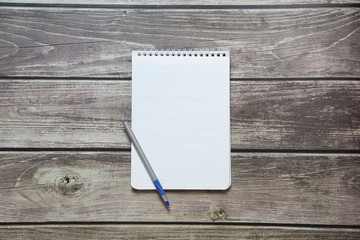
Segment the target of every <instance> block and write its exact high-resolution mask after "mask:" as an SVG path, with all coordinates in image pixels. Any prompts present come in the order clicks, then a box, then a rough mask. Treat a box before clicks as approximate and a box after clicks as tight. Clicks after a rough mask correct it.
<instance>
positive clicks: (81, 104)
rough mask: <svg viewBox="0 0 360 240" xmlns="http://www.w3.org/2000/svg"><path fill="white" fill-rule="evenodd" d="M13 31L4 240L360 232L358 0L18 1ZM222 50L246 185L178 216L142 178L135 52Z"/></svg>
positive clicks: (3, 21)
mask: <svg viewBox="0 0 360 240" xmlns="http://www.w3.org/2000/svg"><path fill="white" fill-rule="evenodd" d="M239 4H240V5H239ZM0 32H1V33H0V150H1V151H0V222H1V224H0V239H67V240H69V239H155V238H159V239H179V238H184V239H294V238H298V239H359V238H360V107H359V106H360V91H359V90H360V82H359V80H360V44H359V43H360V4H359V2H358V1H355V0H354V1H351V0H349V1H347V0H333V1H325V0H300V1H295V0H271V1H266V2H265V1H260V0H247V1H243V2H238V1H235V0H223V1H213V0H210V1H207V2H206V3H204V1H200V0H190V1H186V2H185V1H174V0H171V1H167V2H164V1H158V0H151V1H145V0H135V1H129V0H124V1H115V0H109V1H107V2H106V3H103V1H100V0H88V1H85V0H72V1H70V0H49V1H42V0H32V1H25V0H23V1H22V0H7V1H6V3H4V2H3V3H0ZM214 48H216V49H228V50H230V51H231V141H232V179H233V185H232V187H231V189H230V190H228V191H225V192H224V191H169V192H168V197H169V198H170V199H171V202H172V208H171V210H170V211H168V210H167V209H166V208H164V206H163V205H162V204H161V202H160V201H159V199H158V196H157V195H156V193H154V192H148V191H136V190H133V189H132V188H131V187H130V148H129V141H128V138H127V137H126V135H125V132H124V129H123V127H122V125H121V124H120V121H122V120H124V119H131V51H132V50H136V49H214ZM214 97H216V96H214Z"/></svg>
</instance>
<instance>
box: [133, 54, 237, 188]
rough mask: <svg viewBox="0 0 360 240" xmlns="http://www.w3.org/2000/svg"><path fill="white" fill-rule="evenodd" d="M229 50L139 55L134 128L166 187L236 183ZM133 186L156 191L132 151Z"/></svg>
mask: <svg viewBox="0 0 360 240" xmlns="http://www.w3.org/2000/svg"><path fill="white" fill-rule="evenodd" d="M229 59H230V58H229V52H228V51H134V52H133V53H132V76H133V77H132V129H133V131H134V133H135V135H136V136H137V138H138V140H139V143H140V145H141V146H142V148H143V150H144V152H145V155H146V156H147V158H148V160H149V162H150V164H151V165H152V168H153V169H154V171H155V173H156V175H157V176H158V178H159V180H160V181H161V183H162V185H163V187H164V189H179V190H180V189H187V190H189V189H194V190H202V189H203V190H205V189H206V190H208V189H209V190H224V189H227V188H228V187H229V186H230V185H231V160H230V159H231V158H230V157H231V156H230V149H231V146H230V76H229V71H230V60H229ZM131 185H132V187H133V188H135V189H154V185H153V183H152V181H151V180H150V178H149V176H148V174H147V172H146V170H145V168H144V166H143V165H142V162H141V160H140V158H139V157H138V155H137V152H136V151H135V149H134V148H132V149H131Z"/></svg>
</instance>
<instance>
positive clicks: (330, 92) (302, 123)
mask: <svg viewBox="0 0 360 240" xmlns="http://www.w3.org/2000/svg"><path fill="white" fill-rule="evenodd" d="M359 106H360V82H359V81H233V82H232V83H231V136H232V147H233V149H239V148H240V149H312V150H321V149H326V150H336V149H348V150H359V149H360V140H359V139H360V115H359V114H360V113H359ZM0 117H1V121H0V147H2V148H14V147H17V148H129V140H128V138H127V136H126V134H125V132H124V130H123V127H122V124H121V121H122V120H126V119H131V82H130V81H115V80H109V81H88V80H77V81H75V80H74V81H67V80H1V81H0Z"/></svg>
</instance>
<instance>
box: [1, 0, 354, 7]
mask: <svg viewBox="0 0 360 240" xmlns="http://www.w3.org/2000/svg"><path fill="white" fill-rule="evenodd" d="M5 3H9V4H46V5H50V4H61V5H63V4H66V5H75V4H79V5H101V6H127V5H130V6H149V5H157V6H172V5H175V6H218V5H225V6H226V5H230V6H234V5H235V6H258V5H260V6H271V5H285V6H286V5H303V4H324V5H333V4H351V3H359V2H358V1H356V0H331V1H329V0H269V1H262V0H242V1H238V0H221V1H219V0H218V1H216V0H207V1H201V0H187V1H179V0H166V1H163V0H151V1H146V0H121V1H119V0H106V1H101V0H6V1H5Z"/></svg>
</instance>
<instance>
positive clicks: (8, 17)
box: [0, 7, 360, 78]
mask: <svg viewBox="0 0 360 240" xmlns="http://www.w3.org/2000/svg"><path fill="white" fill-rule="evenodd" d="M0 19H1V21H0V31H1V36H0V75H1V76H27V77H29V76H46V77H55V76H58V77H60V76H61V77H69V76H70V77H72V76H77V77H114V78H116V77H117V78H119V77H125V78H127V77H131V50H135V49H154V48H158V49H165V48H170V49H174V48H175V49H184V48H195V49H198V48H202V49H203V48H205V49H206V48H222V49H229V50H231V77H232V78H280V77H291V78H293V77H300V78H306V77H359V75H360V45H359V44H358V42H359V39H360V31H359V29H360V9H359V8H313V9H312V8H303V9H301V8H300V9H297V8H295V9H292V8H289V9H207V10H202V9H198V10H191V9H160V10H157V9H131V8H130V9H128V8H126V9H125V8H123V9H121V8H115V9H91V8H85V9H84V8H83V9H81V8H46V7H45V8H6V7H4V8H1V9H0Z"/></svg>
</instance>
